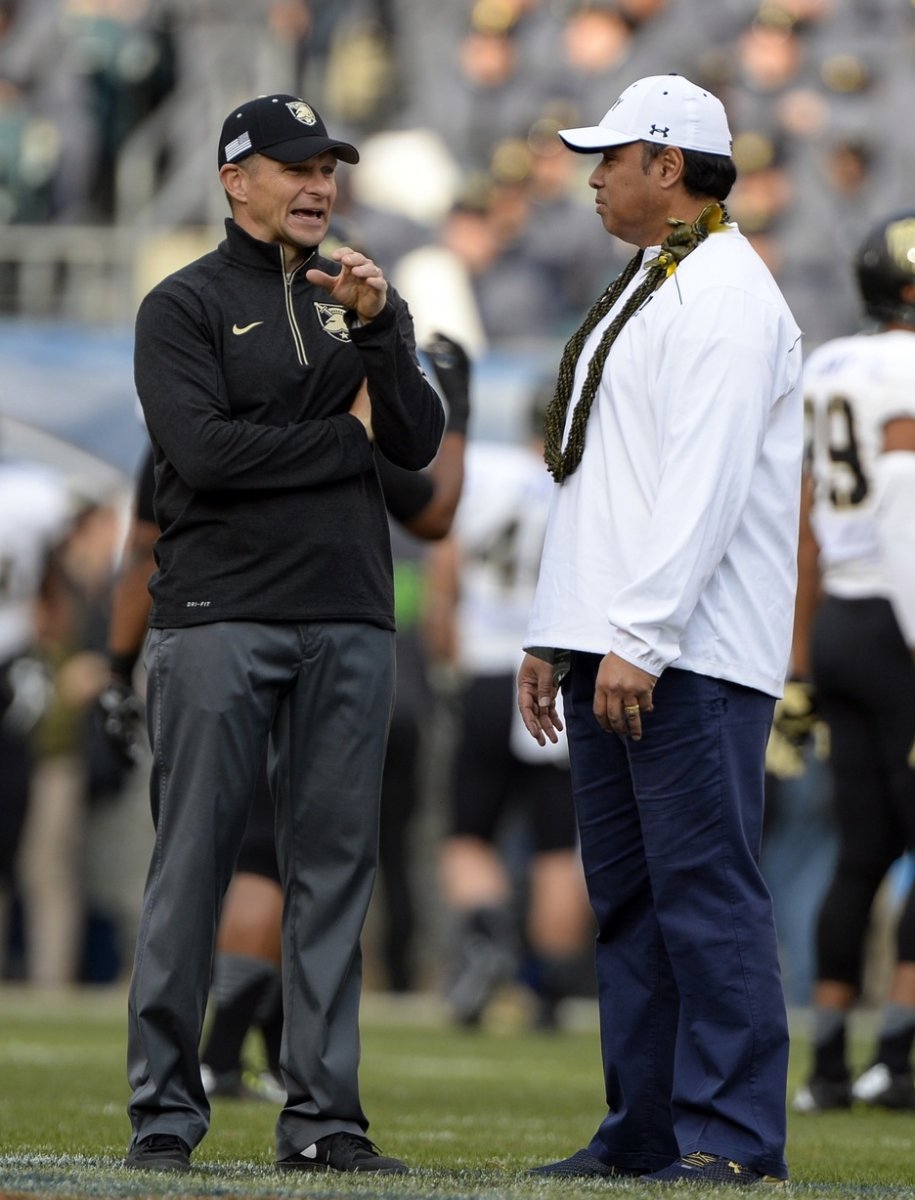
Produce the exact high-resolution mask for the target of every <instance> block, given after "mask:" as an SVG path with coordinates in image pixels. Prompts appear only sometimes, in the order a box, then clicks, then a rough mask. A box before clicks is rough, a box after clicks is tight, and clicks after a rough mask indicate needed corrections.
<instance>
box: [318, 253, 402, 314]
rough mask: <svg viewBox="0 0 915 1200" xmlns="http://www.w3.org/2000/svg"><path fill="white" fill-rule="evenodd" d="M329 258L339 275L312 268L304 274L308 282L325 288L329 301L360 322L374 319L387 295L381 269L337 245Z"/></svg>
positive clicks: (358, 254)
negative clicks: (337, 269)
mask: <svg viewBox="0 0 915 1200" xmlns="http://www.w3.org/2000/svg"><path fill="white" fill-rule="evenodd" d="M331 258H333V259H334V260H335V261H336V262H338V263H339V264H340V274H339V275H328V274H327V272H326V271H319V270H318V268H317V267H312V269H311V270H310V271H306V272H305V278H306V279H307V280H308V282H309V283H314V284H316V285H317V286H318V287H322V288H324V290H325V291H326V292H327V294H328V295H329V296H330V298H331V300H335V301H336V302H337V303H338V304H342V305H343V306H344V307H345V308H351V309H352V310H353V311H354V312H355V314H356V316H357V317H358V318H359V319H360V321H371V320H372V319H373V318H374V317H377V316H378V314H379V313H380V312H381V310H382V309H383V308H384V306H385V301H386V300H387V295H388V283H387V280H386V279H385V277H384V272H383V271H382V270H381V267H379V266H378V265H377V264H376V263H373V262H372V260H371V259H370V258H366V256H365V255H364V254H360V253H359V251H358V250H351V249H350V247H349V246H338V247H337V249H336V250H334V252H333V254H331Z"/></svg>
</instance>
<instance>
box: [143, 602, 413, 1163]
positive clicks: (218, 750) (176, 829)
mask: <svg viewBox="0 0 915 1200" xmlns="http://www.w3.org/2000/svg"><path fill="white" fill-rule="evenodd" d="M146 668H147V672H148V722H149V733H150V742H151V744H152V748H153V763H152V774H151V779H150V798H151V803H152V811H153V820H154V822H155V825H156V839H155V845H154V848H153V854H152V861H151V863H150V868H149V874H148V877H147V881H146V890H145V893H144V900H143V914H142V917H141V920H140V926H139V930H138V934H137V948H136V958H135V962H134V971H133V977H132V980H131V985H130V1000H129V1014H128V1015H129V1027H128V1078H129V1080H130V1084H131V1087H132V1088H133V1095H132V1097H131V1100H130V1103H129V1106H128V1112H129V1115H130V1119H131V1124H132V1126H133V1142H135V1141H138V1140H139V1139H141V1138H144V1137H148V1136H149V1135H150V1134H153V1133H170V1134H176V1135H177V1136H178V1137H180V1138H183V1139H184V1141H185V1142H187V1143H188V1145H190V1146H191V1147H192V1148H193V1147H194V1146H196V1145H197V1144H198V1143H199V1142H200V1140H201V1139H202V1138H203V1136H204V1134H205V1133H206V1130H207V1127H208V1124H209V1104H208V1102H207V1098H206V1095H205V1094H204V1091H203V1085H202V1083H201V1080H200V1063H199V1058H198V1046H199V1042H200V1035H201V1030H202V1026H203V1019H204V1014H205V1011H206V1001H207V991H208V988H209V983H210V970H211V964H212V958H213V948H214V943H215V938H216V927H217V924H218V921H219V912H220V908H221V904H222V899H223V896H224V894H225V891H226V888H227V886H228V883H229V880H230V878H231V875H232V871H233V867H234V864H235V858H236V855H237V853H238V849H239V846H240V844H241V840H242V835H243V833H244V830H245V824H246V821H247V816H248V810H249V808H250V806H251V801H252V798H253V796H254V792H255V787H256V782H257V775H258V771H259V770H260V769H261V763H262V760H263V755H264V753H265V750H266V752H267V765H268V771H269V775H270V784H271V789H272V791H273V795H274V799H275V803H276V834H277V851H278V858H279V865H280V874H281V877H282V880H283V888H284V916H283V1003H284V1008H285V1031H284V1036H283V1051H282V1067H283V1076H284V1079H285V1083H286V1088H287V1092H288V1096H287V1102H286V1106H285V1108H284V1109H283V1110H282V1112H281V1113H280V1116H279V1119H278V1122H277V1155H278V1157H281V1158H282V1157H286V1156H288V1155H290V1154H293V1153H295V1152H296V1151H298V1150H301V1149H304V1148H305V1147H306V1146H308V1145H310V1144H311V1143H312V1142H313V1141H315V1140H316V1139H317V1138H319V1137H323V1136H325V1135H327V1134H329V1133H335V1132H338V1131H342V1130H346V1131H349V1132H352V1133H362V1132H364V1131H365V1129H366V1128H367V1126H368V1121H367V1119H366V1117H365V1114H364V1113H363V1111H362V1106H361V1103H360V1100H359V1085H358V1063H359V1026H358V1010H359V995H360V989H361V983H362V959H361V951H360V945H359V939H360V934H361V932H362V926H363V922H364V920H365V915H366V911H367V908H368V904H369V899H370V897H371V892H372V886H373V883H374V878H375V867H376V861H377V847H378V816H379V795H380V788H381V773H382V768H383V765H384V752H385V742H386V739H387V731H388V724H389V721H390V713H391V703H392V698H393V691H394V635H393V633H390V632H388V631H386V630H382V629H377V628H375V627H373V626H370V625H362V624H345V623H330V622H329V623H327V624H307V625H295V624H255V623H250V622H225V623H217V624H212V625H198V626H194V627H192V628H189V629H153V630H151V631H150V634H149V637H148V640H147V646H146Z"/></svg>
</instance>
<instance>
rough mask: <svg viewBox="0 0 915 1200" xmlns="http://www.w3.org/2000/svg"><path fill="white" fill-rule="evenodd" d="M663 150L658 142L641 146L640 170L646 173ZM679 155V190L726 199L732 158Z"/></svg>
mask: <svg viewBox="0 0 915 1200" xmlns="http://www.w3.org/2000/svg"><path fill="white" fill-rule="evenodd" d="M664 150H665V146H664V145H663V144H662V143H661V142H642V170H643V171H645V172H647V171H648V168H649V167H650V165H651V163H652V161H653V160H654V159H656V158H657V157H658V156H659V155H660V154H662V153H663V152H664ZM680 153H681V154H682V155H683V186H684V187H685V188H686V190H687V191H688V192H689V194H690V195H691V196H695V197H697V199H699V198H702V197H704V196H711V197H712V199H713V200H725V199H727V197H728V195H729V194H730V191H731V188H732V187H733V186H734V182H735V180H736V179H737V167H736V165H735V163H734V160H733V158H730V157H727V158H726V157H725V156H724V155H723V154H706V153H705V151H704V150H681V151H680Z"/></svg>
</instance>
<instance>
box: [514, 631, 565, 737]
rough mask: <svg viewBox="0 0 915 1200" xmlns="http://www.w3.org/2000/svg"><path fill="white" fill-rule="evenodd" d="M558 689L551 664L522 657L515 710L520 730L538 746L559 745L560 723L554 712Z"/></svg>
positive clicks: (560, 720)
mask: <svg viewBox="0 0 915 1200" xmlns="http://www.w3.org/2000/svg"><path fill="white" fill-rule="evenodd" d="M558 691H559V688H558V687H557V685H556V680H555V678H554V674H553V664H552V663H548V662H545V661H544V660H543V659H542V658H536V657H535V656H534V655H533V654H525V656H524V659H523V660H522V663H521V667H520V669H519V671H518V708H519V710H520V712H521V719H522V721H523V722H524V727H525V729H526V730H527V731H528V733H529V734H530V735H531V737H532V738H533V739H534V741H536V742H537V743H538V745H540V746H545V745H546V743H547V739H549V740H550V741H551V742H554V743H555V742H558V741H559V734H560V733H561V732H562V728H563V726H562V719H561V717H560V716H559V712H558V710H557V708H556V693H557V692H558Z"/></svg>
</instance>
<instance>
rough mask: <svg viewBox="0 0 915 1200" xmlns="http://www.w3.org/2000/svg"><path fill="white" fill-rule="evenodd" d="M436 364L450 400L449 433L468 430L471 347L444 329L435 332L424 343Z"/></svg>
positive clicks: (436, 375) (447, 427) (437, 377)
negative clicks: (467, 346)
mask: <svg viewBox="0 0 915 1200" xmlns="http://www.w3.org/2000/svg"><path fill="white" fill-rule="evenodd" d="M423 349H424V350H425V352H426V354H427V355H428V356H429V359H430V360H431V362H432V366H433V367H434V368H435V377H436V379H437V380H438V384H439V387H440V388H441V389H442V391H443V392H444V395H445V400H446V401H447V402H448V423H447V426H446V429H447V431H448V432H449V433H466V432H467V422H468V421H469V419H470V359H469V358H468V356H467V351H466V350H465V349H464V347H463V346H462V345H461V344H460V342H456V341H455V340H454V339H453V338H450V337H447V336H446V335H445V334H444V333H433V335H432V340H431V341H430V342H429V344H428V345H427V346H424V347H423Z"/></svg>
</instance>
